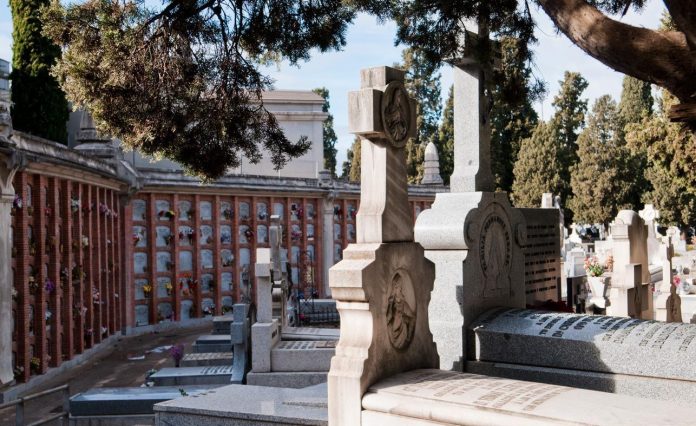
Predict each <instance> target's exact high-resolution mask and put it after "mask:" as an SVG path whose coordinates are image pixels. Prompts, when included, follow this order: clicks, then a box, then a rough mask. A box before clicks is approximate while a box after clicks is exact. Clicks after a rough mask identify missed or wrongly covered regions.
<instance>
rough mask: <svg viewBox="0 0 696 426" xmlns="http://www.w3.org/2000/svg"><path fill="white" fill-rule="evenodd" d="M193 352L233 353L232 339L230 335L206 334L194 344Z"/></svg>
mask: <svg viewBox="0 0 696 426" xmlns="http://www.w3.org/2000/svg"><path fill="white" fill-rule="evenodd" d="M193 351H194V352H197V353H202V352H231V351H232V338H231V337H230V335H229V334H227V335H223V334H205V335H203V336H199V337H198V338H197V339H196V342H195V343H194V344H193Z"/></svg>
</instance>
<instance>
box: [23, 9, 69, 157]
mask: <svg viewBox="0 0 696 426" xmlns="http://www.w3.org/2000/svg"><path fill="white" fill-rule="evenodd" d="M48 4H49V0H10V7H11V9H12V23H13V26H14V29H13V32H12V37H13V47H12V73H11V75H10V78H11V80H12V104H13V105H12V125H13V127H14V128H15V129H17V130H21V131H24V132H27V133H31V134H33V135H36V136H40V137H42V138H46V139H50V140H53V141H56V142H60V143H63V144H65V143H67V139H68V133H67V128H66V124H67V121H68V115H69V111H68V102H67V100H66V99H65V94H64V93H63V91H62V90H61V88H60V86H59V85H58V82H57V81H56V79H55V78H54V77H53V76H52V75H51V67H52V66H53V65H54V64H55V63H56V60H57V58H59V57H60V48H59V47H58V46H56V45H55V44H54V43H53V42H52V41H50V40H49V39H48V38H46V37H45V36H44V35H43V34H42V23H41V20H40V11H41V7H42V6H46V5H48Z"/></svg>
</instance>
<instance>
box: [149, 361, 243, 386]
mask: <svg viewBox="0 0 696 426" xmlns="http://www.w3.org/2000/svg"><path fill="white" fill-rule="evenodd" d="M231 378H232V366H231V365H225V366H202V367H180V368H163V369H161V370H159V371H158V372H156V373H155V374H153V375H152V376H150V377H149V378H148V381H151V382H154V383H155V386H185V385H228V384H230V380H231Z"/></svg>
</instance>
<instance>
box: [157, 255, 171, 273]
mask: <svg viewBox="0 0 696 426" xmlns="http://www.w3.org/2000/svg"><path fill="white" fill-rule="evenodd" d="M171 267H172V255H171V253H169V252H167V251H160V252H157V272H168V271H169V270H171Z"/></svg>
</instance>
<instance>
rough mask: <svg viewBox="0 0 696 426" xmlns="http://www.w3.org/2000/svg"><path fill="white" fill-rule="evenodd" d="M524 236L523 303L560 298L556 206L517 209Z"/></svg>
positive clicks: (559, 231)
mask: <svg viewBox="0 0 696 426" xmlns="http://www.w3.org/2000/svg"><path fill="white" fill-rule="evenodd" d="M519 211H520V212H521V213H522V215H523V216H524V220H525V222H526V229H527V240H526V244H525V245H524V247H523V249H522V251H523V253H524V289H525V294H526V303H527V305H531V306H534V305H536V304H539V303H544V302H547V301H549V300H552V301H554V302H558V301H560V300H561V241H562V240H563V236H562V235H561V227H560V226H559V224H558V221H559V210H558V209H556V208H542V209H519Z"/></svg>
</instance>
